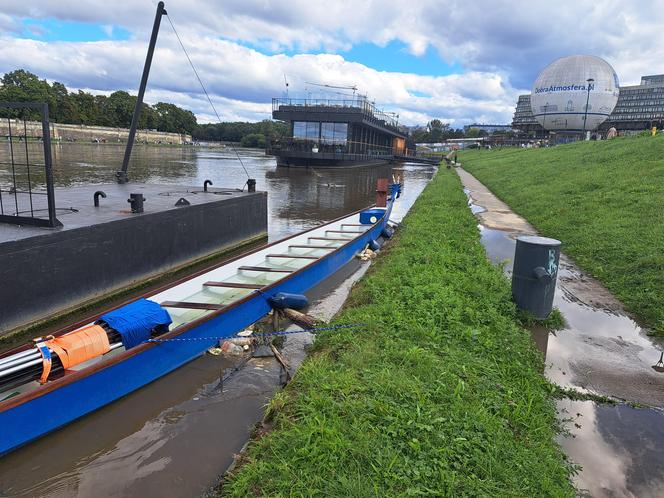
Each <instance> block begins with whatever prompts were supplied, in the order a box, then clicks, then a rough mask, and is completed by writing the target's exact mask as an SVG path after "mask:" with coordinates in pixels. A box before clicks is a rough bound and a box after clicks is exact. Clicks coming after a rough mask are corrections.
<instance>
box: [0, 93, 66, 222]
mask: <svg viewBox="0 0 664 498" xmlns="http://www.w3.org/2000/svg"><path fill="white" fill-rule="evenodd" d="M0 116H2V117H0V119H2V120H3V121H5V122H6V125H7V132H6V134H5V135H4V139H5V141H6V145H4V146H3V147H2V148H0V222H2V223H12V224H15V225H32V226H41V227H51V228H54V227H58V226H62V223H60V221H58V219H57V217H56V208H55V193H54V189H53V163H52V160H51V135H50V127H49V122H48V104H46V103H41V102H0ZM36 119H39V120H40V121H41V130H39V131H32V130H34V128H33V127H28V124H27V123H28V121H34V120H36Z"/></svg>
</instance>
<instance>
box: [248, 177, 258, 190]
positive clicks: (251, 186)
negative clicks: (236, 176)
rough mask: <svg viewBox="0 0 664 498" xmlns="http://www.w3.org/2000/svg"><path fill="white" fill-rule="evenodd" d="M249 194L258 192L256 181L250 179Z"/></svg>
mask: <svg viewBox="0 0 664 498" xmlns="http://www.w3.org/2000/svg"><path fill="white" fill-rule="evenodd" d="M247 192H256V180H255V179H253V178H249V179H248V180H247Z"/></svg>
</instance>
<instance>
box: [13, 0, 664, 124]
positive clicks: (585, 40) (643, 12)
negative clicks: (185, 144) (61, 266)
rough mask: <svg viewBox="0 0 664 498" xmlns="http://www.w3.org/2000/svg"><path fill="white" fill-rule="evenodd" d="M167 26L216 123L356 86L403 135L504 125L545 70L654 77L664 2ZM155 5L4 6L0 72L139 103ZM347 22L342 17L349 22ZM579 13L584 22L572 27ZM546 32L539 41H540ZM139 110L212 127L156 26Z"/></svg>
mask: <svg viewBox="0 0 664 498" xmlns="http://www.w3.org/2000/svg"><path fill="white" fill-rule="evenodd" d="M166 4H167V5H166V8H167V10H168V12H169V17H170V18H171V20H173V22H175V24H176V26H177V27H178V30H179V32H180V34H181V36H182V38H183V40H184V41H185V44H186V45H187V47H188V49H189V52H190V54H191V56H192V58H193V59H194V61H195V63H196V65H197V67H198V69H199V72H200V74H201V77H202V78H203V80H204V81H205V82H206V84H207V86H208V88H209V89H210V91H211V93H212V97H213V99H214V100H215V104H218V105H217V107H218V108H220V109H222V114H223V116H222V117H223V118H224V119H246V120H257V119H264V118H267V117H269V116H270V110H271V107H270V100H271V98H272V97H274V96H280V95H281V93H282V92H283V86H284V85H283V75H284V74H286V75H287V77H288V79H289V82H290V85H291V90H292V91H298V90H299V91H303V90H304V87H305V85H306V84H305V82H307V81H316V82H321V83H327V84H334V85H344V86H346V85H357V86H358V87H359V89H360V91H361V92H362V93H367V94H369V96H370V97H371V98H373V99H375V100H376V101H377V102H378V103H380V104H381V105H382V106H383V107H385V108H386V109H387V110H390V111H394V112H397V113H398V114H399V115H400V116H401V117H402V118H401V119H402V122H405V123H408V124H424V123H426V121H427V120H429V119H432V118H439V119H442V120H444V121H447V122H449V123H451V124H452V126H463V124H468V123H470V122H474V121H478V122H494V123H506V122H509V121H510V120H511V117H512V113H513V110H514V104H515V102H516V99H517V97H518V95H519V94H520V93H524V92H528V91H530V86H531V84H532V82H533V80H534V79H535V77H536V75H537V73H538V72H539V71H540V70H541V69H542V68H543V67H544V66H546V65H547V64H548V63H549V62H551V61H552V60H554V59H556V58H558V57H561V56H565V55H571V54H576V53H589V54H593V55H598V56H600V57H603V58H605V59H606V60H607V61H608V62H609V63H610V64H612V65H613V66H614V68H615V69H616V70H617V72H618V75H619V76H620V79H621V82H622V83H625V84H630V83H634V82H637V81H638V80H639V77H640V76H641V74H651V73H661V72H664V67H663V66H664V63H662V61H663V60H664V48H662V47H660V45H661V44H657V43H654V42H653V40H657V39H659V37H660V36H661V35H660V30H661V25H662V24H663V22H664V0H654V1H653V2H651V3H649V4H648V6H646V5H645V3H641V2H636V1H632V0H620V1H619V0H604V1H603V2H602V4H601V8H599V7H598V5H597V4H596V2H594V1H592V0H574V1H571V0H561V1H560V2H558V3H557V4H556V7H555V9H550V10H549V11H547V12H546V13H544V12H542V11H541V9H534V8H532V3H530V2H527V1H526V0H504V1H501V2H495V1H494V0H475V1H473V2H467V1H466V0H418V2H412V1H408V0H365V1H363V2H359V3H358V2H354V1H352V0H328V1H327V2H311V1H310V0H278V1H277V0H224V1H223V2H219V1H215V0H198V1H197V2H196V4H195V8H192V4H191V2H190V1H189V0H168V1H167V2H166ZM154 8H155V2H154V1H153V0H116V1H114V2H112V3H111V2H108V1H107V0H85V1H83V0H58V1H57V2H51V1H43V0H23V1H21V2H16V1H15V0H0V38H1V41H2V43H3V50H2V51H0V72H3V73H4V72H6V71H11V70H14V69H17V68H25V69H28V70H30V71H32V72H34V73H36V74H38V75H39V76H41V77H44V78H47V79H49V80H57V81H60V82H62V83H64V84H65V85H67V86H68V87H70V88H82V89H86V90H88V91H92V92H104V93H108V92H111V91H113V90H118V89H123V90H128V91H136V87H137V84H138V80H139V78H140V72H141V67H142V63H143V60H144V57H145V50H146V47H147V40H148V38H149V33H150V28H151V26H152V21H153V19H154ZM351 13H352V15H351ZM580 13H583V15H580ZM544 26H545V27H546V29H543V27H544ZM146 98H147V100H148V101H150V100H152V101H158V100H164V101H169V102H173V103H175V104H178V105H182V106H184V107H187V108H190V109H192V110H193V111H194V112H195V113H196V114H197V115H198V117H199V119H200V120H202V121H205V120H209V119H211V118H212V116H211V113H210V110H209V105H208V104H207V103H206V99H205V98H204V95H202V94H201V91H200V88H199V87H198V85H197V82H196V80H195V78H193V76H192V75H191V74H190V70H188V69H187V67H186V61H185V60H184V58H183V55H182V53H181V51H180V49H179V47H178V45H177V42H176V40H175V39H174V37H173V34H172V32H171V30H170V26H169V25H168V23H167V22H166V21H164V22H163V23H162V30H161V32H160V35H159V42H158V45H157V53H156V55H155V62H154V65H153V69H152V73H151V76H150V84H149V86H148V94H147V97H146Z"/></svg>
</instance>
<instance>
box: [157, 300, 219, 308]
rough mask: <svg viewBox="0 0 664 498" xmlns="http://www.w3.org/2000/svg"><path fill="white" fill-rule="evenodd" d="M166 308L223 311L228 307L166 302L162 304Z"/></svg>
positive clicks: (210, 304) (211, 304) (212, 304)
mask: <svg viewBox="0 0 664 498" xmlns="http://www.w3.org/2000/svg"><path fill="white" fill-rule="evenodd" d="M161 305H162V306H163V307H164V308H186V309H191V310H222V309H224V308H225V307H226V306H224V305H223V304H215V303H192V302H189V301H164V302H162V303H161Z"/></svg>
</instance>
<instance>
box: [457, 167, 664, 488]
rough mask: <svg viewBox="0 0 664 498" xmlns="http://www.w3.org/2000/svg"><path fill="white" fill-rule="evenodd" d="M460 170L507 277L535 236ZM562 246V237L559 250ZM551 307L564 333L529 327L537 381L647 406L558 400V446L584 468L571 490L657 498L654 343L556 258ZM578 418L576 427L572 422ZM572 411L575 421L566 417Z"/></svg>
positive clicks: (663, 479)
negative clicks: (522, 246)
mask: <svg viewBox="0 0 664 498" xmlns="http://www.w3.org/2000/svg"><path fill="white" fill-rule="evenodd" d="M458 173H459V176H460V177H461V180H462V182H463V183H464V186H466V188H465V189H464V191H465V192H466V194H467V195H468V196H469V207H470V209H471V210H472V211H473V213H476V215H477V216H478V219H479V221H480V224H479V225H478V227H479V229H480V235H481V240H482V244H483V245H484V247H485V249H486V252H487V256H488V258H489V259H490V260H491V261H492V262H493V263H494V264H502V265H503V268H504V270H505V272H506V274H507V276H508V277H510V276H511V270H512V258H513V257H514V250H515V246H516V238H517V237H518V236H519V235H522V234H535V230H534V229H533V228H532V227H531V226H530V225H529V224H528V223H527V222H526V221H525V220H523V219H522V218H520V217H518V216H517V215H515V214H514V213H512V212H510V211H509V208H508V207H507V206H506V205H505V204H504V203H502V202H501V201H500V200H498V199H497V198H495V196H493V194H491V192H489V191H488V190H487V189H486V187H484V186H483V185H482V184H481V183H480V182H478V181H477V180H476V179H475V178H473V177H472V176H471V175H470V174H468V173H467V172H465V171H463V170H458ZM493 209H495V211H493ZM564 246H565V243H564V241H563V250H564ZM554 306H556V307H557V308H559V309H560V311H561V312H562V314H563V315H564V317H565V320H566V327H565V328H564V329H563V330H560V331H557V332H553V333H548V332H547V331H545V330H543V329H541V328H540V329H535V330H533V331H532V332H533V340H534V341H535V344H536V345H537V347H538V348H539V349H540V351H542V352H543V353H544V355H545V371H544V373H545V375H546V376H547V377H548V378H549V379H550V380H552V381H553V382H555V383H556V384H558V385H560V386H563V387H568V388H575V389H577V390H579V391H582V392H591V393H596V394H600V395H604V396H612V397H616V398H620V399H624V400H627V401H629V402H633V403H637V404H641V405H646V406H649V407H652V408H642V409H635V408H632V407H630V406H629V405H626V404H620V405H617V406H614V405H604V404H597V403H594V402H590V401H570V400H564V401H561V402H560V403H559V405H558V407H559V415H560V417H561V420H565V421H566V422H565V424H564V425H565V427H566V428H567V429H568V430H569V431H570V433H571V436H570V437H561V441H560V442H561V445H562V446H563V448H564V449H565V451H566V453H567V454H568V455H569V456H570V459H571V460H572V461H573V462H576V463H579V464H581V465H582V467H583V469H582V470H581V472H580V473H579V475H578V476H577V477H576V479H575V481H576V484H577V486H578V488H579V490H584V489H585V490H587V492H586V495H588V496H607V497H608V496H662V495H664V484H663V483H664V458H662V457H664V411H662V410H661V408H662V407H664V373H660V372H658V371H657V370H656V369H654V368H653V366H655V365H656V364H657V362H658V360H659V359H660V355H661V351H662V346H661V344H659V343H658V342H657V341H656V340H654V339H652V338H650V337H648V336H647V335H646V331H644V330H643V329H642V328H641V327H640V326H639V325H638V324H637V323H636V322H635V321H634V320H632V319H631V318H630V317H629V316H628V315H627V314H626V313H625V312H624V310H623V308H622V305H621V304H620V302H619V301H617V300H616V299H615V298H614V297H613V296H612V295H611V294H610V293H609V292H608V291H607V290H606V289H604V288H603V287H602V286H601V285H600V284H599V283H598V282H597V281H596V280H594V279H593V278H591V277H588V276H587V275H584V273H583V272H582V271H581V270H579V269H578V268H577V267H576V266H575V265H574V264H573V263H572V262H571V261H570V260H569V259H568V258H566V257H565V256H564V255H561V262H560V269H559V274H558V282H557V286H556V295H555V299H554ZM662 370H664V369H662ZM577 413H579V414H581V415H582V416H580V417H578V419H580V420H581V421H579V420H576V414H577ZM570 414H571V415H574V417H575V420H573V421H567V419H568V418H570ZM575 424H578V425H580V426H581V427H577V426H576V425H575ZM572 436H573V437H572ZM660 448H662V450H660ZM646 460H647V461H646Z"/></svg>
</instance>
